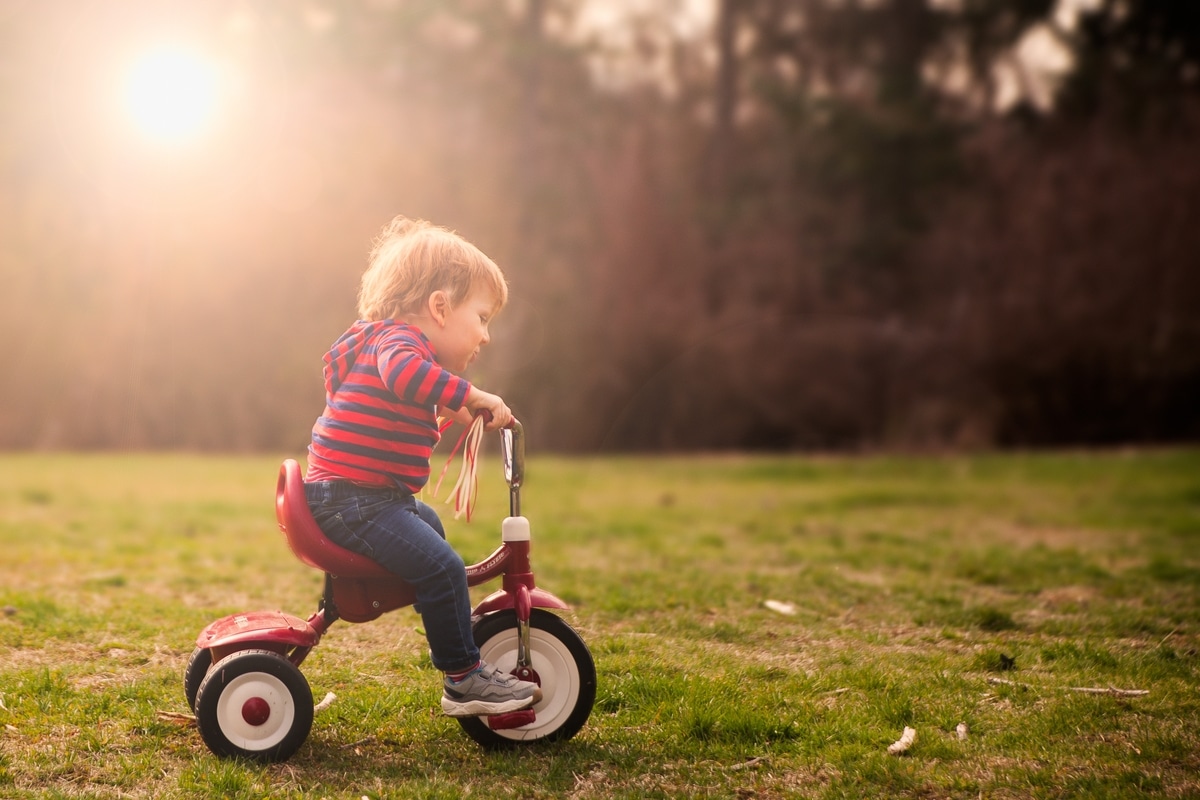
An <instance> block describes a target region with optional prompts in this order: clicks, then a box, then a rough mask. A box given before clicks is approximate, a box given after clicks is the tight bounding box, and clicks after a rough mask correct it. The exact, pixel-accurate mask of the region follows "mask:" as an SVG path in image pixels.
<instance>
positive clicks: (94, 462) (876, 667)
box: [0, 450, 1200, 798]
mask: <svg viewBox="0 0 1200 800" xmlns="http://www.w3.org/2000/svg"><path fill="white" fill-rule="evenodd" d="M497 460H498V458H497V456H496V455H495V454H494V453H490V452H489V453H488V455H487V460H486V463H485V467H486V470H487V474H486V475H485V476H484V478H483V481H482V485H481V489H480V505H479V508H478V509H477V516H476V520H475V521H474V522H472V523H471V524H470V525H467V524H465V523H464V522H454V521H451V520H448V527H449V528H450V536H451V539H452V541H454V542H455V543H456V544H457V545H458V547H459V549H460V551H461V552H463V554H464V555H465V556H466V557H467V559H468V560H476V559H478V558H482V557H483V556H485V555H487V554H488V553H489V552H490V551H491V550H492V548H493V547H494V546H495V543H496V541H497V538H498V534H497V525H496V524H495V523H496V522H497V521H498V520H499V518H500V517H501V516H502V514H503V510H504V504H505V502H506V491H505V489H504V486H503V483H502V480H501V478H500V477H499V474H498V469H497V464H496V461H497ZM277 465H278V459H276V458H261V457H259V458H251V457H244V458H233V457H230V458H215V457H192V456H149V455H146V456H132V455H131V456H108V455H90V456H84V455H6V456H0V548H2V550H3V558H0V608H2V609H3V612H2V613H0V797H4V798H34V797H37V798H83V797H88V798H90V797H97V798H108V797H114V798H117V797H120V798H149V797H154V798H160V797H167V798H170V797H179V798H185V797H186V798H193V797H214V798H216V797H221V798H225V797H229V798H263V797H272V798H275V797H295V798H301V797H304V798H321V797H327V798H343V797H344V798H360V797H363V796H367V797H371V798H459V797H478V798H559V797H572V798H601V797H603V798H610V797H616V798H647V797H714V798H717V797H720V798H747V797H755V798H783V797H799V798H841V797H846V798H850V797H864V796H876V797H914V798H915V797H955V798H978V797H987V798H1017V797H1037V798H1070V797H1080V798H1084V797H1086V798H1095V797H1100V798H1104V797H1112V798H1118V797H1119V798H1126V797H1197V796H1200V777H1197V776H1198V775H1200V451H1195V450H1172V451H1155V452H1113V453H1103V454H1097V453H1062V454H1037V455H1029V454H1023V455H981V456H972V457H927V458H899V457H861V458H824V457H823V458H810V457H711V458H700V459H692V458H689V459H639V458H609V459H595V460H568V459H550V458H536V457H534V458H533V459H531V462H530V465H529V481H528V484H527V489H526V490H525V493H524V498H523V499H524V503H525V511H526V513H527V515H528V516H529V517H530V518H531V520H532V522H533V528H534V534H535V549H534V565H535V569H536V571H537V574H538V581H539V584H540V585H542V586H544V587H545V588H547V589H549V590H551V591H553V592H555V593H556V594H558V595H559V596H561V597H563V598H564V599H567V600H568V601H570V602H571V603H572V604H573V605H574V607H575V608H574V610H573V611H572V612H571V613H570V614H569V616H568V621H569V622H571V624H572V625H573V626H574V627H575V628H576V629H577V630H578V631H579V632H580V633H581V635H582V636H583V637H584V639H585V641H587V642H588V644H589V647H590V648H591V650H592V652H593V654H594V656H595V658H596V663H597V669H598V672H599V686H598V691H597V699H596V706H595V710H594V711H593V714H592V718H591V720H590V721H589V723H588V725H587V726H586V727H585V728H584V730H583V731H582V732H581V733H580V735H579V736H577V737H576V738H575V739H574V740H572V741H571V742H568V743H565V744H562V745H557V746H550V747H539V748H533V749H530V750H526V751H519V752H516V753H502V754H489V753H485V752H483V751H481V750H480V749H479V748H477V747H476V746H475V745H474V744H473V743H472V742H471V741H470V740H469V739H468V738H467V737H466V736H465V735H464V734H463V733H462V732H461V731H460V730H459V728H458V726H457V724H456V723H454V722H453V721H451V720H449V719H446V718H444V717H442V716H440V714H438V713H435V709H436V707H437V697H438V692H439V683H438V680H437V675H436V673H435V672H434V671H433V670H432V668H431V667H430V666H429V664H428V660H427V657H426V655H425V652H426V648H425V644H424V641H423V638H422V636H421V635H420V634H419V633H418V631H417V628H418V626H419V620H418V618H417V617H416V615H414V614H413V613H412V612H411V611H409V610H403V611H399V612H396V613H393V614H390V615H388V616H385V617H383V618H382V619H380V620H377V621H375V622H372V623H368V624H365V625H351V624H348V623H339V624H338V625H336V626H334V628H332V629H331V630H330V632H329V633H328V634H327V635H326V637H325V639H324V641H323V642H322V644H321V646H320V647H318V648H317V649H316V650H315V651H314V652H313V654H312V655H311V656H310V657H309V659H308V660H307V661H306V662H305V664H304V672H305V675H306V676H307V678H308V680H309V682H310V683H311V684H312V687H313V693H314V695H315V696H316V697H317V698H318V699H319V698H320V697H322V696H324V694H325V693H326V692H330V691H331V692H334V693H335V694H336V695H337V697H338V699H337V701H336V702H335V703H334V704H333V705H332V706H331V707H330V708H329V709H327V710H325V711H323V712H320V713H318V715H317V717H316V721H315V723H314V726H313V731H312V734H311V735H310V737H309V739H308V741H307V743H306V744H305V745H304V746H303V747H302V748H301V750H300V752H299V753H297V755H296V756H295V757H294V758H293V759H292V760H291V761H289V762H287V763H286V764H281V765H274V766H257V765H250V764H245V763H241V762H236V761H234V762H227V761H219V760H217V759H216V758H215V757H213V756H212V755H211V754H210V753H209V752H208V751H207V750H206V749H205V747H204V745H203V743H202V742H201V740H200V737H199V734H198V733H197V732H196V731H195V729H194V728H190V727H188V726H186V725H180V724H177V723H176V722H173V721H171V720H170V719H166V718H163V717H161V716H160V713H159V712H164V711H165V712H180V713H181V712H186V711H187V705H186V702H185V700H184V697H183V690H182V684H181V674H182V670H183V666H184V663H185V661H186V659H187V657H188V655H189V654H190V652H191V650H192V646H193V642H194V639H195V636H196V634H197V633H198V632H199V630H200V629H201V628H202V627H204V625H206V624H207V623H208V622H209V621H211V620H213V619H216V618H217V617H220V616H224V615H225V614H228V613H232V612H235V611H245V610H253V609H257V608H282V609H284V610H287V611H291V612H292V613H296V614H299V615H301V616H307V615H308V614H309V613H310V612H311V611H312V610H313V609H314V608H315V605H316V600H317V598H318V596H319V594H320V589H321V576H320V575H319V574H318V573H316V572H315V571H313V570H311V569H309V568H307V567H305V566H303V565H301V564H300V563H299V562H297V561H296V560H295V559H294V558H292V557H291V555H290V553H288V551H287V550H286V547H285V545H284V543H283V541H282V538H281V537H280V535H279V533H278V531H277V529H276V527H275V523H274V516H273V515H274V509H273V504H272V503H273V492H274V484H275V470H276V468H277ZM439 466H440V463H439ZM446 516H447V517H449V514H447V515H446ZM493 588H495V587H494V586H492V587H481V592H480V594H481V595H482V593H483V591H490V590H491V589H493ZM768 600H775V601H779V602H785V603H790V604H792V606H793V608H794V611H795V613H794V614H791V615H787V614H782V613H778V612H776V611H773V610H771V609H769V608H767V607H766V606H765V605H764V603H765V602H766V601H768ZM1107 687H1116V688H1119V689H1139V690H1146V691H1147V692H1148V694H1146V695H1141V696H1118V695H1114V694H1111V693H1110V694H1092V693H1083V692H1078V691H1075V689H1076V688H1107ZM959 723H965V724H966V725H967V727H968V729H969V734H968V736H967V738H966V739H961V740H960V739H959V738H958V737H957V736H956V734H955V728H956V726H957V725H958V724H959ZM905 726H912V727H914V728H916V729H917V731H918V738H917V741H916V744H915V745H914V746H913V747H912V748H911V749H910V750H909V751H908V752H907V753H906V754H904V755H902V756H894V755H889V754H888V753H887V746H888V745H889V744H890V743H892V742H893V741H895V740H896V739H898V738H899V737H900V735H901V732H902V731H903V729H904V727H905Z"/></svg>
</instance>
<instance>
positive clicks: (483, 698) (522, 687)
mask: <svg viewBox="0 0 1200 800" xmlns="http://www.w3.org/2000/svg"><path fill="white" fill-rule="evenodd" d="M541 699H542V690H541V689H540V688H539V687H538V685H537V684H536V683H530V682H528V681H522V680H518V679H517V678H516V676H513V675H509V674H507V673H504V672H501V671H500V670H498V669H496V668H495V667H493V666H492V665H491V664H487V663H483V662H481V663H480V665H479V667H478V668H476V670H475V671H474V672H472V673H471V674H470V675H468V676H467V677H465V678H463V679H462V680H461V681H460V682H458V683H455V682H454V681H452V680H450V678H445V679H444V680H443V681H442V711H443V712H445V714H446V716H448V717H483V716H488V715H491V714H508V713H511V712H513V711H522V710H524V709H526V708H529V707H530V706H532V705H533V704H534V703H537V702H539V701H540V700H541Z"/></svg>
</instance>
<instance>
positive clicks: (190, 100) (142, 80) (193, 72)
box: [125, 48, 218, 142]
mask: <svg viewBox="0 0 1200 800" xmlns="http://www.w3.org/2000/svg"><path fill="white" fill-rule="evenodd" d="M217 82H218V81H217V69H216V66H215V65H214V64H213V63H212V62H211V61H209V60H208V59H206V58H204V57H203V56H201V55H199V54H197V53H194V52H192V51H189V50H185V49H181V48H161V49H158V50H153V51H150V52H148V53H146V54H144V55H143V56H142V57H141V58H139V59H138V60H137V61H135V62H134V63H133V64H132V66H131V68H130V70H129V73H128V75H127V77H126V81H125V104H126V109H127V111H128V112H129V114H130V116H131V117H132V120H133V123H134V125H136V127H137V129H138V130H139V131H140V132H141V133H142V134H143V135H145V136H147V137H149V138H152V139H155V140H159V141H165V142H175V141H182V140H186V139H191V138H194V137H196V136H198V135H200V134H201V133H203V132H204V130H205V129H206V128H207V127H208V126H209V125H210V124H211V123H212V117H213V112H214V110H215V107H216V101H217Z"/></svg>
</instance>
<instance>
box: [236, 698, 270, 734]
mask: <svg viewBox="0 0 1200 800" xmlns="http://www.w3.org/2000/svg"><path fill="white" fill-rule="evenodd" d="M270 718H271V704H270V703H268V702H267V701H266V700H264V699H263V698H261V697H251V698H249V699H247V700H246V702H245V703H242V719H244V720H246V724H247V725H254V726H255V727H257V726H259V725H263V724H265V723H266V721H267V720H268V719H270Z"/></svg>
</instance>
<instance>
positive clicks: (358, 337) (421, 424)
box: [305, 320, 471, 494]
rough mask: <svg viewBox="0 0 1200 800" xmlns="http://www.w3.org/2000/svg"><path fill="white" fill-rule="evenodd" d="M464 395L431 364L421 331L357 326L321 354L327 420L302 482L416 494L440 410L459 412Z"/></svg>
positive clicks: (316, 434)
mask: <svg viewBox="0 0 1200 800" xmlns="http://www.w3.org/2000/svg"><path fill="white" fill-rule="evenodd" d="M470 389H471V384H470V383H468V382H467V381H466V380H464V379H462V378H460V377H458V376H457V375H454V374H453V373H452V372H450V371H448V370H446V369H443V368H442V367H441V366H440V365H439V364H438V363H437V356H436V354H435V353H434V352H433V347H432V346H431V345H430V343H429V340H428V339H426V338H425V335H424V334H422V333H421V331H420V330H419V329H417V328H414V327H413V326H411V325H407V324H405V323H403V322H396V321H394V320H379V321H375V322H365V321H363V320H359V321H358V322H356V323H355V324H354V325H353V326H351V327H350V329H349V330H348V331H346V332H345V333H344V334H342V335H341V337H340V338H338V340H337V341H336V342H334V344H333V347H332V348H331V349H330V350H329V352H328V353H326V354H325V403H326V405H325V413H324V414H322V415H321V416H320V417H319V418H318V419H317V422H316V424H315V425H313V430H312V444H311V445H309V448H308V471H307V473H306V474H305V480H306V481H309V482H313V481H329V480H343V481H353V482H354V483H360V484H364V485H367V486H397V487H399V488H402V489H405V490H407V491H409V492H412V493H413V494H416V493H417V492H419V491H421V488H422V487H423V486H424V485H425V484H426V483H427V482H428V481H429V458H430V456H431V455H432V454H433V448H434V446H435V445H437V443H438V440H439V439H440V438H441V433H440V432H439V430H438V424H437V409H438V407H445V408H448V409H451V410H457V409H459V408H462V406H463V403H465V402H466V399H467V393H468V392H469V391H470Z"/></svg>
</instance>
